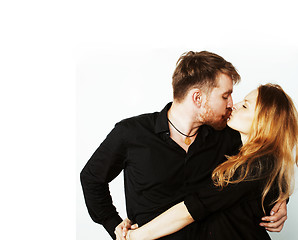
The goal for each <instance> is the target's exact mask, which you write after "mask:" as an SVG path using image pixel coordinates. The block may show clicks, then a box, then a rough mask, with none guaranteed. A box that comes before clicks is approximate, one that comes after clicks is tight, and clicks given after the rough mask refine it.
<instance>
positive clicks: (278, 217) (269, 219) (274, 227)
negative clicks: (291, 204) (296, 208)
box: [260, 201, 287, 232]
mask: <svg viewBox="0 0 298 240" xmlns="http://www.w3.org/2000/svg"><path fill="white" fill-rule="evenodd" d="M262 220H263V221H266V222H262V223H260V226H263V227H265V228H266V230H268V231H270V232H280V231H281V230H282V229H283V226H284V224H285V221H286V220H287V202H286V201H282V202H278V203H276V204H275V205H274V207H273V208H272V210H271V212H270V216H265V217H263V218H262Z"/></svg>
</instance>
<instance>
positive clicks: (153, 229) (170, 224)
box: [126, 202, 194, 240]
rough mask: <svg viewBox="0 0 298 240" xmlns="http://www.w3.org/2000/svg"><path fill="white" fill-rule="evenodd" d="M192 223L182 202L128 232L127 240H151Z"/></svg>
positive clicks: (192, 220)
mask: <svg viewBox="0 0 298 240" xmlns="http://www.w3.org/2000/svg"><path fill="white" fill-rule="evenodd" d="M192 222H194V219H193V218H192V217H191V215H190V214H189V212H188V210H187V208H186V206H185V205H184V202H181V203H178V204H176V205H175V206H173V207H171V208H170V209H168V210H167V211H165V212H164V213H162V214H161V215H159V216H158V217H156V218H154V219H153V220H152V221H150V222H148V223H147V224H145V225H143V226H142V227H140V228H138V229H136V230H130V231H128V234H127V237H126V239H127V240H151V239H157V238H161V237H163V236H166V235H169V234H172V233H174V232H177V231H178V230H180V229H182V228H184V227H185V226H187V225H189V224H191V223H192Z"/></svg>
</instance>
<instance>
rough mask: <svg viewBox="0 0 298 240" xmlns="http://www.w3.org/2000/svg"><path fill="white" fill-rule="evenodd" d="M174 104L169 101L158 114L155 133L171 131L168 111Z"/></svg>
mask: <svg viewBox="0 0 298 240" xmlns="http://www.w3.org/2000/svg"><path fill="white" fill-rule="evenodd" d="M171 106H172V102H169V103H168V104H167V105H166V106H165V107H164V108H163V109H162V110H161V112H160V113H159V114H158V116H157V119H156V122H155V133H162V132H169V131H170V130H169V125H168V111H169V109H170V108H171Z"/></svg>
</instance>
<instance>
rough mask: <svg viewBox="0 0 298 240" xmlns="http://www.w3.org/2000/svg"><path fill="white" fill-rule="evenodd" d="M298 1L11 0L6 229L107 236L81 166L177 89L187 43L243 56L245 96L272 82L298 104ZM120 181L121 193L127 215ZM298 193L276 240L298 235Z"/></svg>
mask: <svg viewBox="0 0 298 240" xmlns="http://www.w3.org/2000/svg"><path fill="white" fill-rule="evenodd" d="M294 3H295V1H246V2H243V1H208V2H207V1H198V0H196V1H183V2H182V1H174V0H173V1H161V0H159V1H157V0H151V1H140V0H139V1H132V0H127V1H120V0H114V1H109V2H108V3H107V1H99V0H97V1H90V0H89V1H88V0H85V1H78V0H73V1H70V0H59V1H58V0H52V1H38V0H28V1H20V0H11V1H2V2H1V4H0V33H1V38H0V79H1V88H0V91H1V94H0V103H1V110H2V115H1V118H0V119H1V122H0V123H1V124H0V126H1V129H0V130H1V131H0V132H1V134H0V136H1V137H0V140H1V151H0V154H1V174H0V180H1V181H0V182H1V198H0V212H1V215H0V220H1V232H0V238H1V239H8V240H10V239H25V238H30V239H45V240H47V239H51V240H52V239H59V240H60V239H63V240H65V239H75V238H76V236H77V239H78V240H82V239H84V240H93V239H101V240H102V239H103V240H104V239H108V238H107V237H106V236H107V235H106V234H105V233H104V231H102V228H101V227H100V226H98V225H96V224H95V223H93V222H92V221H91V220H90V218H89V217H88V215H87V211H86V208H85V206H84V205H83V201H82V193H81V189H80V186H79V183H78V177H79V176H78V173H79V171H80V170H81V168H82V167H83V165H84V164H85V162H86V161H87V160H88V158H89V157H90V155H91V154H92V152H93V151H94V150H95V148H96V147H97V146H98V144H99V143H100V142H101V141H102V140H103V139H104V137H105V136H106V134H107V133H108V132H109V131H110V129H111V128H112V127H113V125H114V123H115V122H117V121H119V120H121V119H122V118H124V117H127V116H132V115H136V114H140V113H144V112H151V111H157V110H161V108H162V107H163V106H164V104H165V103H166V102H167V101H169V100H170V99H171V90H170V89H171V85H170V82H171V75H172V71H173V70H174V66H175V62H176V60H177V58H178V57H179V56H180V54H181V53H183V52H185V51H188V50H196V51H201V50H204V49H206V50H209V51H214V52H216V53H218V54H220V55H222V56H223V57H225V58H226V59H227V60H229V61H231V62H232V63H233V64H235V66H236V67H237V68H238V70H239V72H240V74H241V76H242V83H241V84H240V85H239V86H237V87H236V88H235V94H234V99H235V100H236V101H237V100H239V99H240V98H241V97H242V96H243V94H246V93H247V92H248V91H249V90H250V89H252V88H254V87H256V86H257V85H258V84H259V83H263V82H268V81H271V82H272V81H274V82H278V83H280V84H281V85H282V86H283V87H284V88H285V90H286V91H287V92H288V93H289V94H290V95H291V96H292V97H293V98H294V100H295V102H296V103H297V97H296V96H297V94H296V92H295V91H296V89H297V83H296V81H297V80H296V78H297V66H298V65H297V63H298V60H297V58H298V57H297V56H298V53H297V48H298V46H297V43H298V37H297V31H296V28H297V26H296V25H297V22H298V21H297V20H298V19H297V10H296V8H295V5H294ZM76 82H77V84H76ZM76 90H77V91H76ZM117 181H118V182H117ZM121 184H122V183H121V178H119V179H117V180H116V182H114V183H113V189H112V190H113V193H112V194H113V196H116V198H115V205H117V207H118V209H119V211H120V213H121V216H123V217H124V216H125V211H124V208H123V204H124V199H123V193H122V192H121V190H120V189H122V186H121ZM295 203H296V204H297V193H296V195H294V196H293V197H292V199H291V202H290V204H289V209H288V210H289V220H288V221H287V224H286V226H285V229H284V230H283V232H282V233H281V234H279V235H276V234H274V238H275V239H279V238H280V239H294V236H295V235H294V234H296V235H297V230H296V229H295V218H296V216H297V207H296V206H295ZM76 206H77V207H76ZM295 207H296V209H295ZM296 225H297V222H296ZM295 230H296V231H295Z"/></svg>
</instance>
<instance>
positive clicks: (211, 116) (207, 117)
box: [201, 103, 232, 130]
mask: <svg viewBox="0 0 298 240" xmlns="http://www.w3.org/2000/svg"><path fill="white" fill-rule="evenodd" d="M205 108H206V113H205V114H204V115H203V116H201V117H202V119H203V122H204V124H206V125H209V126H211V127H213V128H214V129H215V130H222V129H224V128H225V127H226V126H227V121H228V118H229V117H230V115H231V113H232V109H231V108H227V109H226V113H225V115H222V116H218V117H216V116H215V113H214V112H213V110H212V109H211V108H210V107H209V106H208V104H207V103H206V105H205ZM215 118H216V119H215Z"/></svg>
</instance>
